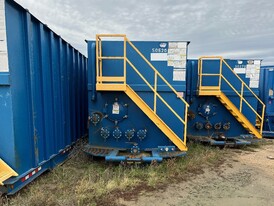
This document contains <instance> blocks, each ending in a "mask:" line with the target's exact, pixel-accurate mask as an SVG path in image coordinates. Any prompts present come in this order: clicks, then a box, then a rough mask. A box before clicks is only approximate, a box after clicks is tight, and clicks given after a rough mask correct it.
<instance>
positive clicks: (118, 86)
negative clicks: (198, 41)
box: [96, 34, 189, 151]
mask: <svg viewBox="0 0 274 206" xmlns="http://www.w3.org/2000/svg"><path fill="white" fill-rule="evenodd" d="M103 38H122V39H123V42H124V55H123V56H103V55H102V40H103ZM127 46H130V47H131V48H133V49H134V50H135V52H136V53H137V54H138V55H139V56H140V57H141V58H142V59H143V60H144V61H145V62H146V63H147V64H148V65H149V66H150V68H151V69H152V70H153V71H154V85H153V86H152V85H151V84H150V83H149V82H148V81H147V80H146V78H145V77H144V76H143V75H142V74H141V73H140V72H139V71H138V69H137V68H136V67H135V66H134V65H133V63H132V62H131V61H130V60H129V59H128V58H127V55H126V48H127ZM109 59H111V60H114V59H115V60H122V61H123V62H124V74H123V76H121V77H117V76H115V77H109V76H103V75H102V74H103V72H102V62H103V60H109ZM127 64H129V65H130V66H131V68H132V69H133V70H134V71H135V72H136V73H137V74H138V75H139V76H140V77H141V79H142V80H143V81H144V82H145V83H146V85H147V86H148V87H149V88H150V89H151V91H152V92H153V93H154V102H153V103H154V104H153V105H154V106H153V109H152V108H150V107H149V106H148V105H147V103H146V102H145V101H144V100H143V99H142V98H141V97H140V96H139V95H138V94H137V93H136V92H135V91H134V90H133V89H132V88H131V87H130V86H129V85H128V84H127V82H126V71H127V68H126V65H127ZM96 75H97V76H96V80H97V84H96V90H97V91H123V92H125V93H126V94H127V96H128V97H129V98H131V100H132V101H133V102H134V103H135V104H136V105H137V106H138V107H139V108H140V109H141V110H142V111H143V112H144V113H145V114H146V115H147V116H148V117H149V118H150V119H151V121H152V122H153V123H154V124H155V125H156V126H157V127H158V128H159V129H160V130H161V131H162V132H163V133H164V134H165V135H166V136H167V137H168V138H169V139H170V140H171V141H172V142H173V143H174V145H176V146H177V147H178V148H179V150H180V151H187V146H186V131H187V112H188V107H189V105H188V103H187V102H186V101H185V100H184V99H183V98H182V97H180V96H179V95H178V92H177V91H176V90H175V89H174V88H173V87H172V86H171V85H170V84H169V83H168V81H167V80H166V79H165V78H164V77H163V76H162V75H161V74H160V73H159V72H158V70H157V69H156V68H155V67H154V66H153V65H152V64H151V63H150V62H149V61H148V60H147V59H146V58H145V57H144V56H143V54H142V53H141V52H140V51H139V50H138V49H137V48H136V47H135V46H134V45H133V43H132V42H130V41H129V40H128V38H127V37H126V35H124V34H115V35H109V34H99V35H96ZM158 78H160V79H161V80H162V81H163V82H164V83H165V84H166V85H167V86H168V87H169V88H170V89H171V90H172V91H173V92H174V95H176V97H178V99H179V100H180V101H181V102H182V104H183V105H184V108H185V116H184V117H183V118H182V117H181V116H180V115H178V114H177V113H176V112H175V111H174V109H173V108H172V107H171V106H170V105H169V104H168V103H167V102H166V101H165V100H164V99H163V98H162V96H161V95H160V94H159V93H158V92H157V85H158V84H157V82H158V81H157V80H158ZM157 99H160V100H161V101H162V102H163V103H164V104H165V106H166V107H167V108H168V109H169V110H170V112H171V113H173V114H174V115H175V116H176V117H177V118H178V119H179V120H180V122H181V123H182V124H183V125H184V132H183V140H182V139H181V138H180V137H178V136H177V135H176V134H175V133H174V132H173V130H172V129H171V128H170V127H169V126H168V125H167V124H165V122H164V121H163V120H162V119H161V118H160V117H159V116H158V115H157Z"/></svg>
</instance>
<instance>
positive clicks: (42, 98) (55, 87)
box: [0, 0, 88, 189]
mask: <svg viewBox="0 0 274 206" xmlns="http://www.w3.org/2000/svg"><path fill="white" fill-rule="evenodd" d="M5 14H6V27H7V28H6V29H7V45H8V59H9V69H10V71H9V72H5V73H0V119H1V121H2V122H1V123H0V142H1V144H0V158H2V159H4V161H6V162H7V163H8V164H9V165H10V166H11V167H12V168H13V169H15V171H16V172H17V173H19V177H18V178H13V180H14V181H17V180H20V177H21V176H20V175H22V174H26V173H27V172H28V171H30V170H31V168H36V167H37V166H39V165H41V164H42V163H45V162H47V161H48V162H50V161H51V160H52V158H53V157H55V158H59V159H60V157H57V156H58V155H59V154H60V151H63V149H64V148H66V147H67V146H68V145H71V144H72V143H73V142H74V141H75V140H77V139H78V138H79V137H81V136H83V135H85V134H86V122H87V116H88V115H87V88H86V81H87V80H86V72H87V68H86V66H87V65H86V61H87V59H86V57H84V56H83V55H82V54H80V53H79V52H78V51H77V50H75V49H74V48H73V47H71V46H70V45H69V44H68V43H67V42H65V41H64V40H62V39H61V37H60V36H58V35H57V34H55V33H54V32H53V31H51V30H50V29H49V28H48V27H47V26H46V25H44V24H42V23H41V22H40V21H39V20H38V19H36V18H35V17H34V16H32V15H31V14H30V13H29V12H28V11H26V10H25V9H23V8H22V7H21V6H20V5H18V4H17V3H16V2H14V1H12V0H6V1H5ZM56 155H57V156H56ZM61 159H64V158H61ZM51 164H52V163H50V164H45V165H51ZM52 165H53V164H52ZM49 168H50V167H46V169H49ZM20 184H21V183H20ZM24 184H25V183H24ZM16 187H17V186H16ZM19 187H21V186H18V188H19ZM18 188H17V189H18Z"/></svg>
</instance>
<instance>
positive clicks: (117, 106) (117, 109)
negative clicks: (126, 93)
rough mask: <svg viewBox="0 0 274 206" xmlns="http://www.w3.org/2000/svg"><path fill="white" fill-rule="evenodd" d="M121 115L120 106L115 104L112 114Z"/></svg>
mask: <svg viewBox="0 0 274 206" xmlns="http://www.w3.org/2000/svg"><path fill="white" fill-rule="evenodd" d="M119 113H120V109H119V104H118V103H117V102H115V103H114V104H113V105H112V114H119Z"/></svg>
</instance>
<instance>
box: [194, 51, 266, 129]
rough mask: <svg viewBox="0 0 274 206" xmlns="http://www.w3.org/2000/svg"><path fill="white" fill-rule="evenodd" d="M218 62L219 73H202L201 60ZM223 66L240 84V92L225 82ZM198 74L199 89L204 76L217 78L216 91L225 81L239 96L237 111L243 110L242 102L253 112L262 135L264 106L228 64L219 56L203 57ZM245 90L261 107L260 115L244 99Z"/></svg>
mask: <svg viewBox="0 0 274 206" xmlns="http://www.w3.org/2000/svg"><path fill="white" fill-rule="evenodd" d="M217 59H219V60H220V69H219V73H217V74H216V73H215V74H211V73H203V60H217ZM223 65H225V66H226V67H227V68H228V69H229V70H230V71H231V72H232V73H233V74H234V75H235V76H236V77H237V79H238V80H239V81H240V83H241V92H240V93H239V92H238V90H237V89H236V88H235V87H234V86H233V85H232V84H231V83H230V82H229V81H228V80H227V78H226V77H225V76H224V74H223ZM198 73H199V88H203V86H204V85H202V82H203V81H202V80H203V77H204V76H218V77H219V82H218V86H216V87H218V90H219V91H221V85H222V81H225V82H226V83H227V85H228V86H229V87H230V88H231V89H232V90H233V91H234V92H235V93H236V94H237V95H238V96H239V98H240V106H239V108H238V109H239V111H240V112H242V108H243V102H244V103H245V104H246V105H247V106H248V107H249V108H250V109H251V110H252V111H253V112H254V114H255V115H256V119H257V118H258V119H259V120H260V134H262V130H263V122H264V112H265V104H264V103H263V102H262V100H261V99H260V98H259V97H258V96H257V95H256V94H255V93H254V92H253V91H252V89H251V88H250V87H249V86H248V85H247V84H246V83H245V82H244V81H243V80H242V79H241V77H239V75H238V74H237V73H236V72H235V71H234V70H233V69H232V68H231V67H230V66H229V64H228V63H227V62H226V61H225V60H224V59H223V57H221V56H203V57H200V58H199V61H198ZM245 88H246V89H247V90H248V91H249V92H250V93H251V94H252V96H254V97H255V98H256V99H257V101H258V102H259V103H260V104H261V105H262V113H261V115H260V114H258V112H257V111H256V110H255V108H253V107H252V106H251V105H250V104H249V103H248V101H247V100H246V99H245V98H244V90H245Z"/></svg>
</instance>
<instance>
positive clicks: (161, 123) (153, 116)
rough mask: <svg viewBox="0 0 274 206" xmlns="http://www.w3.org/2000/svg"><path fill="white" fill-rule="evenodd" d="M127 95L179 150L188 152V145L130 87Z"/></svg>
mask: <svg viewBox="0 0 274 206" xmlns="http://www.w3.org/2000/svg"><path fill="white" fill-rule="evenodd" d="M125 93H126V94H127V95H128V96H129V98H131V100H132V101H133V102H134V103H135V104H136V105H137V106H138V107H139V108H140V109H141V110H142V111H143V112H144V113H145V114H146V115H147V116H148V117H149V118H150V119H151V121H152V122H154V124H155V125H156V126H157V127H158V128H159V129H160V130H161V131H162V132H163V133H164V134H165V135H166V136H167V137H168V138H169V139H170V140H171V141H172V142H173V143H174V144H175V145H176V146H177V147H178V148H179V150H180V151H187V147H186V144H185V143H184V141H182V139H181V138H179V137H178V136H177V135H176V134H175V133H174V132H173V131H172V129H170V128H169V127H168V126H167V125H166V124H165V123H164V121H163V120H162V119H161V118H160V117H159V116H158V115H156V114H155V113H154V112H153V110H152V109H151V108H150V107H149V106H148V105H147V104H146V103H145V102H144V101H143V100H142V98H141V97H140V96H139V95H138V94H137V93H135V92H134V91H133V90H132V89H131V87H130V86H129V85H127V89H126V91H125Z"/></svg>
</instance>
